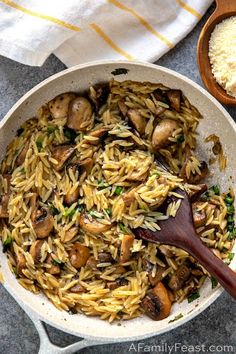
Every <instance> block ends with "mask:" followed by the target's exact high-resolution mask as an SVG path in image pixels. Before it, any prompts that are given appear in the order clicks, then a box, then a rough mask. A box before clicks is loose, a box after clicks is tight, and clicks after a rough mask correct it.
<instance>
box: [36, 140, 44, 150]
mask: <svg viewBox="0 0 236 354" xmlns="http://www.w3.org/2000/svg"><path fill="white" fill-rule="evenodd" d="M36 145H37V148H38V151H39V152H40V151H41V150H42V147H43V139H42V138H38V139H37V140H36Z"/></svg>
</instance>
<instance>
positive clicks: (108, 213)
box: [105, 208, 112, 216]
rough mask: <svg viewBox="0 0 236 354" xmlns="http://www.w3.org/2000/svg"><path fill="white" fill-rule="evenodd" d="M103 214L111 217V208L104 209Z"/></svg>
mask: <svg viewBox="0 0 236 354" xmlns="http://www.w3.org/2000/svg"><path fill="white" fill-rule="evenodd" d="M105 212H106V213H107V215H108V216H112V210H111V208H107V209H105Z"/></svg>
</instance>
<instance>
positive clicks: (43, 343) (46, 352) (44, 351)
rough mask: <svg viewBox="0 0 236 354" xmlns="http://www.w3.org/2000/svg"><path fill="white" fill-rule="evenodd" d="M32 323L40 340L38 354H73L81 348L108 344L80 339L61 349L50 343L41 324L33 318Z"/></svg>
mask: <svg viewBox="0 0 236 354" xmlns="http://www.w3.org/2000/svg"><path fill="white" fill-rule="evenodd" d="M33 323H34V325H35V327H36V329H37V331H38V334H39V338H40V347H39V352H38V354H73V353H75V352H78V351H79V350H81V349H83V348H87V347H91V346H95V345H102V344H107V343H109V342H101V341H95V340H90V339H82V340H81V341H79V342H76V343H73V344H71V345H68V346H67V347H63V348H61V347H58V346H57V345H55V344H53V343H52V342H51V341H50V339H49V336H48V333H47V331H46V329H45V326H44V324H43V322H41V321H40V320H38V319H35V318H34V320H33Z"/></svg>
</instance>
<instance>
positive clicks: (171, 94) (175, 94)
mask: <svg viewBox="0 0 236 354" xmlns="http://www.w3.org/2000/svg"><path fill="white" fill-rule="evenodd" d="M181 96H182V92H181V91H180V90H169V91H168V92H167V97H168V98H169V100H170V105H171V107H172V108H173V109H175V110H176V111H177V112H180V104H181Z"/></svg>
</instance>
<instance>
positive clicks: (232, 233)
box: [228, 227, 236, 240]
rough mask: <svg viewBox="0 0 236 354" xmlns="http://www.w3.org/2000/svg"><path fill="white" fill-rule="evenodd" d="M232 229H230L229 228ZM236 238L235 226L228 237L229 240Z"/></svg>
mask: <svg viewBox="0 0 236 354" xmlns="http://www.w3.org/2000/svg"><path fill="white" fill-rule="evenodd" d="M228 230H229V227H228ZM229 231H230V230H229ZM235 238H236V228H235V227H234V228H233V229H232V230H231V232H230V233H229V237H228V239H229V240H234V239H235Z"/></svg>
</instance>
